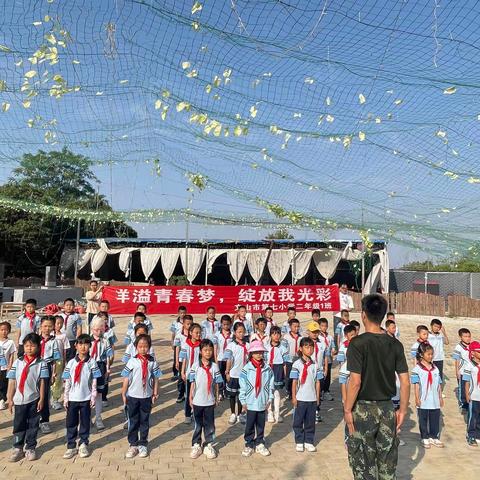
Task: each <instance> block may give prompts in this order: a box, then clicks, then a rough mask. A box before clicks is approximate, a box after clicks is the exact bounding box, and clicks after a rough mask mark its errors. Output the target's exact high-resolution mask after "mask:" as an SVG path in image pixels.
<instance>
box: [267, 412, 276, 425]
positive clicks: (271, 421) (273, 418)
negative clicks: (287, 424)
mask: <svg viewBox="0 0 480 480" xmlns="http://www.w3.org/2000/svg"><path fill="white" fill-rule="evenodd" d="M267 422H268V423H274V422H275V416H274V415H273V412H272V411H270V412H268V418H267Z"/></svg>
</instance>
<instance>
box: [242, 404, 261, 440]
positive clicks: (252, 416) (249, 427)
mask: <svg viewBox="0 0 480 480" xmlns="http://www.w3.org/2000/svg"><path fill="white" fill-rule="evenodd" d="M255 432H256V434H257V436H255ZM264 432H265V410H262V411H261V412H257V411H255V410H247V422H246V424H245V436H244V438H245V446H247V447H250V448H255V447H256V446H257V445H260V444H262V443H265V437H264Z"/></svg>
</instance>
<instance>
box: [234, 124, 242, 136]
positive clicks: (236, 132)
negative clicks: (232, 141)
mask: <svg viewBox="0 0 480 480" xmlns="http://www.w3.org/2000/svg"><path fill="white" fill-rule="evenodd" d="M233 134H234V135H235V136H236V137H239V136H240V135H242V127H241V126H240V125H237V126H236V127H235V128H234V129H233Z"/></svg>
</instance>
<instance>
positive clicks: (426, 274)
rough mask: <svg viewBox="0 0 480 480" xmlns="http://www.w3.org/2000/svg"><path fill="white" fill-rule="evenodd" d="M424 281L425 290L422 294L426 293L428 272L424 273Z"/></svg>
mask: <svg viewBox="0 0 480 480" xmlns="http://www.w3.org/2000/svg"><path fill="white" fill-rule="evenodd" d="M424 279H425V289H424V292H425V293H427V283H428V272H425V275H424Z"/></svg>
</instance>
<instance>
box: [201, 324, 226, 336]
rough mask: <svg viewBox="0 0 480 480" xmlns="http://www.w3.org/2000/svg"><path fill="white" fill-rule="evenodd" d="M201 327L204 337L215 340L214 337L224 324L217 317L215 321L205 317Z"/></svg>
mask: <svg viewBox="0 0 480 480" xmlns="http://www.w3.org/2000/svg"><path fill="white" fill-rule="evenodd" d="M201 327H202V338H208V339H210V340H213V337H214V336H215V334H216V333H217V332H218V331H219V330H221V328H222V326H221V325H220V322H219V321H218V320H215V319H214V320H213V322H211V321H210V320H208V319H205V320H204V321H203V322H202V325H201Z"/></svg>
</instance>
